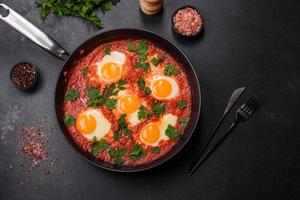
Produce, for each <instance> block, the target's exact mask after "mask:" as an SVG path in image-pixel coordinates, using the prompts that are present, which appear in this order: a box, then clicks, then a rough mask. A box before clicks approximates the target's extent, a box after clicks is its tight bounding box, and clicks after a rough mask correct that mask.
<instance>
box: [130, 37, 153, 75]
mask: <svg viewBox="0 0 300 200" xmlns="http://www.w3.org/2000/svg"><path fill="white" fill-rule="evenodd" d="M128 51H130V52H135V53H137V54H138V59H137V61H136V63H134V66H135V67H136V68H140V69H141V70H142V71H144V72H147V71H148V70H149V68H150V65H149V63H147V55H148V44H147V40H141V41H140V44H139V47H137V46H136V45H135V44H134V43H133V42H130V43H129V44H128Z"/></svg>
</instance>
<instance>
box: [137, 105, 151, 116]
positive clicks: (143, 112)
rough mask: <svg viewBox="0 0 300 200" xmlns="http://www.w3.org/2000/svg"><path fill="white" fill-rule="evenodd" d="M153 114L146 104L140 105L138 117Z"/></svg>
mask: <svg viewBox="0 0 300 200" xmlns="http://www.w3.org/2000/svg"><path fill="white" fill-rule="evenodd" d="M151 116H152V114H151V112H149V111H148V110H147V108H146V107H145V106H140V107H139V111H138V119H147V118H150V117H151Z"/></svg>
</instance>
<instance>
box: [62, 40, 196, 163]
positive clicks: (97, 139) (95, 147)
mask: <svg viewBox="0 0 300 200" xmlns="http://www.w3.org/2000/svg"><path fill="white" fill-rule="evenodd" d="M68 74H69V75H68V79H67V85H66V91H65V96H64V103H63V108H62V109H63V113H64V124H65V125H66V127H67V130H68V133H69V134H70V135H71V136H72V138H73V139H74V141H75V142H76V143H77V145H79V146H80V147H81V148H82V149H83V150H84V151H86V152H89V153H91V154H92V155H93V156H94V157H96V158H97V159H101V160H104V161H106V162H110V163H115V164H118V165H127V166H137V165H143V164H148V163H150V162H153V161H154V160H156V159H158V158H159V157H161V156H162V155H164V154H166V153H167V152H168V151H170V150H171V148H172V147H173V146H174V145H175V144H176V143H177V142H178V140H179V139H180V137H181V136H182V135H183V134H184V130H185V127H186V126H187V124H188V121H189V117H190V114H191V88H190V85H189V81H188V77H187V75H186V73H185V70H184V68H183V66H182V65H181V64H180V63H178V62H177V61H176V59H175V58H173V57H172V56H171V55H170V54H169V53H168V52H166V51H165V50H163V49H161V48H159V46H157V45H155V44H154V43H152V42H151V41H148V40H144V39H122V40H115V41H112V42H109V43H106V44H101V45H99V46H98V47H97V48H95V49H94V50H92V51H91V52H89V53H88V54H86V55H84V56H83V57H82V58H80V59H78V60H77V61H76V62H75V63H74V64H73V68H72V71H71V72H70V73H68Z"/></svg>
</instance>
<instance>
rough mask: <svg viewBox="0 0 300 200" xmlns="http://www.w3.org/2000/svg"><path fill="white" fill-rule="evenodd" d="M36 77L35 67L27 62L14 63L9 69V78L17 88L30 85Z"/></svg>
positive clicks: (24, 87)
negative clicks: (10, 69) (11, 68)
mask: <svg viewBox="0 0 300 200" xmlns="http://www.w3.org/2000/svg"><path fill="white" fill-rule="evenodd" d="M36 78H37V70H36V68H35V67H34V66H33V65H31V64H29V63H21V64H18V65H16V66H15V67H14V68H13V70H12V71H11V80H12V82H13V83H14V84H15V85H16V86H17V87H19V88H23V89H26V88H29V87H31V86H32V85H33V84H34V82H35V80H36Z"/></svg>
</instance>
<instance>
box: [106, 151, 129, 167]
mask: <svg viewBox="0 0 300 200" xmlns="http://www.w3.org/2000/svg"><path fill="white" fill-rule="evenodd" d="M126 151H127V150H126V148H120V149H116V148H113V147H112V148H110V150H109V151H108V155H109V157H111V158H112V159H113V160H114V162H115V163H116V164H118V165H121V164H123V160H122V157H123V156H124V155H125V154H126Z"/></svg>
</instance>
